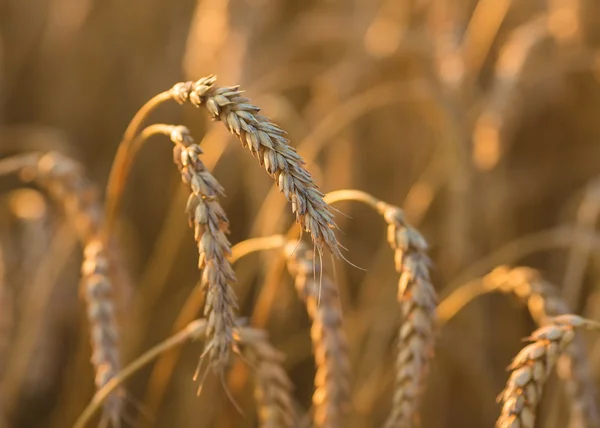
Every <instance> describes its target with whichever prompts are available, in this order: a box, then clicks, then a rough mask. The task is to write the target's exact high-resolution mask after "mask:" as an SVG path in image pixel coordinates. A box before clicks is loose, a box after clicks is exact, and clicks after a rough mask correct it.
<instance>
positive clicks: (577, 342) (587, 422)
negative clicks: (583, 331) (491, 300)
mask: <svg viewBox="0 0 600 428" xmlns="http://www.w3.org/2000/svg"><path fill="white" fill-rule="evenodd" d="M483 283H484V285H486V287H488V288H489V289H493V290H495V289H497V290H499V291H501V292H503V293H506V294H513V295H515V296H517V297H518V298H519V299H520V300H521V301H523V302H524V303H525V304H526V305H527V307H528V309H529V312H530V313H531V317H532V318H533V319H534V321H535V322H536V323H537V324H538V325H539V326H543V325H544V324H545V323H546V322H547V319H548V317H554V316H557V315H562V314H566V313H569V312H570V311H569V308H568V305H567V303H566V302H565V301H564V300H563V299H562V298H561V297H560V295H559V293H558V290H557V289H556V287H554V286H553V285H552V284H550V283H549V282H547V281H545V280H544V279H543V278H542V275H541V274H540V272H539V271H537V270H535V269H531V268H528V267H515V268H510V267H508V266H499V267H497V268H496V269H494V270H493V271H492V272H490V273H489V274H487V275H486V276H485V277H483ZM557 373H558V376H559V378H560V379H561V380H562V381H563V382H565V385H566V389H567V395H568V398H569V406H570V411H571V414H570V418H569V419H570V422H569V426H570V427H571V428H597V427H598V426H600V416H599V415H598V403H597V400H596V397H597V391H596V385H595V384H594V380H593V379H594V378H593V376H592V373H591V369H590V366H589V363H588V361H587V358H586V350H585V344H584V343H583V340H582V339H581V338H580V337H577V336H576V337H575V339H574V340H573V343H572V344H571V345H570V346H569V347H568V348H567V349H566V350H565V352H564V353H563V355H561V357H560V359H559V361H558V365H557Z"/></svg>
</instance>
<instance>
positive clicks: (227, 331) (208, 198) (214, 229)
mask: <svg viewBox="0 0 600 428" xmlns="http://www.w3.org/2000/svg"><path fill="white" fill-rule="evenodd" d="M169 135H170V138H171V141H173V143H174V144H175V147H174V148H173V160H174V162H175V164H176V165H177V168H178V169H179V171H180V173H181V179H182V181H183V182H184V183H185V184H186V185H187V186H188V187H189V189H190V192H191V193H190V197H189V199H188V203H187V208H186V211H187V213H188V215H189V222H190V226H192V227H193V228H194V239H195V240H196V243H197V246H198V254H199V259H198V268H199V269H202V279H201V282H200V286H201V288H202V289H203V290H204V291H205V293H206V301H205V306H204V315H205V316H206V317H207V320H208V325H207V330H206V336H207V341H206V344H205V354H207V355H208V356H209V360H210V366H211V367H212V369H213V370H215V371H217V372H222V370H223V369H224V368H225V366H226V365H227V363H228V362H229V357H230V352H231V350H232V349H234V348H235V343H234V340H233V327H234V325H235V311H236V310H237V308H238V304H237V296H236V294H235V292H234V290H233V288H232V286H231V284H233V283H235V281H236V278H235V273H234V271H233V268H232V266H231V263H230V262H229V260H228V258H229V257H230V256H231V244H230V243H229V240H228V239H227V235H226V234H227V233H229V221H228V220H227V216H226V215H225V211H224V210H223V208H222V207H221V205H220V204H219V200H218V197H219V196H221V195H223V194H224V191H223V188H222V187H221V185H220V184H219V183H218V181H217V180H216V179H215V178H214V177H213V176H212V174H211V173H210V172H209V171H208V170H207V169H206V167H205V166H204V164H203V163H202V161H201V160H200V156H201V155H202V150H201V149H200V146H199V145H197V144H195V143H194V141H193V139H192V137H191V136H190V133H189V131H188V130H187V128H185V127H182V126H177V127H171V132H170V134H169Z"/></svg>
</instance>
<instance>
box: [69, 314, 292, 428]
mask: <svg viewBox="0 0 600 428" xmlns="http://www.w3.org/2000/svg"><path fill="white" fill-rule="evenodd" d="M207 329H208V323H207V320H206V319H197V320H194V321H192V322H190V323H189V324H188V325H187V326H186V327H185V328H183V329H182V330H181V331H179V332H178V333H176V334H174V335H173V336H171V337H169V338H167V339H165V340H164V341H162V342H161V343H159V344H157V345H155V346H154V347H152V348H151V349H149V350H148V351H146V352H145V353H144V354H142V355H141V356H140V357H138V358H137V359H135V360H134V361H133V362H131V363H130V364H128V365H127V366H126V367H125V368H124V369H123V370H122V371H120V372H119V373H117V374H116V376H114V377H113V378H112V379H111V380H110V381H108V382H107V383H106V384H105V385H103V386H102V388H100V389H99V390H98V391H97V392H96V394H95V395H94V397H93V399H92V400H91V402H90V403H89V404H88V405H87V407H86V408H85V409H84V411H83V412H82V413H81V415H80V416H79V417H78V418H77V421H76V422H75V424H74V425H73V428H85V426H86V425H88V424H89V423H90V421H91V420H92V418H93V417H94V415H95V414H96V413H97V412H98V410H99V409H100V407H101V406H102V404H103V403H104V402H105V401H106V400H107V399H108V398H109V397H110V396H111V394H112V393H113V392H114V391H115V390H116V389H118V388H120V387H121V385H122V384H123V383H124V382H125V381H126V380H127V379H129V378H130V377H132V376H133V375H134V374H135V373H137V372H138V371H139V370H141V369H142V368H144V367H145V366H147V365H148V364H150V363H152V362H153V361H154V360H156V359H157V358H159V357H160V356H161V355H163V354H165V353H167V352H169V351H171V350H173V349H175V348H177V347H179V346H181V345H182V344H184V343H186V342H188V341H196V340H200V339H205V338H206V333H207ZM234 337H235V339H236V341H237V342H239V344H240V348H241V352H242V353H243V355H244V357H245V358H246V359H247V361H249V362H250V363H252V364H253V366H254V369H255V372H254V375H255V378H256V399H257V404H258V407H259V417H260V419H261V421H262V425H261V427H263V428H270V427H277V428H287V427H293V426H295V413H294V410H293V407H292V398H291V391H292V383H291V381H290V380H289V378H288V377H287V374H286V373H285V371H284V369H283V367H282V366H281V361H282V359H283V357H282V355H281V354H280V353H279V352H278V351H277V350H275V349H274V348H273V347H272V346H271V345H270V344H269V342H268V340H267V335H266V333H265V332H263V331H262V330H258V329H254V328H250V327H239V328H237V329H236V330H235V332H234Z"/></svg>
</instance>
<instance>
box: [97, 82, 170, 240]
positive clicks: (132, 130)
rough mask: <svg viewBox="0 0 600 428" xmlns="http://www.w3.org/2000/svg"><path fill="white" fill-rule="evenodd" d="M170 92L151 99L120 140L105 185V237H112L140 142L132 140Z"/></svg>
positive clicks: (136, 115) (168, 97) (167, 97)
mask: <svg viewBox="0 0 600 428" xmlns="http://www.w3.org/2000/svg"><path fill="white" fill-rule="evenodd" d="M173 96H174V94H173V92H172V90H168V91H164V92H161V93H160V94H158V95H156V96H154V97H152V99H150V100H149V101H148V102H146V104H144V105H143V106H142V108H140V110H138V112H137V113H136V114H135V116H134V117H133V119H131V122H129V125H128V126H127V129H126V130H125V133H124V135H123V139H122V140H121V142H120V144H119V146H118V148H117V153H116V154H115V157H114V159H113V163H112V167H111V170H110V173H109V176H108V183H107V185H106V203H105V209H104V223H105V231H106V235H107V236H113V232H114V228H115V223H116V220H117V215H118V211H119V206H120V202H121V198H122V197H123V191H124V189H125V184H126V182H127V177H128V176H129V171H130V169H131V165H132V163H133V158H134V157H135V154H136V152H137V151H138V150H139V146H141V144H142V142H140V141H139V140H138V141H137V145H136V143H134V139H135V137H136V135H137V134H138V132H140V129H141V127H142V125H143V124H144V122H145V121H146V119H147V118H148V116H149V115H150V114H151V113H152V112H153V111H154V110H156V108H158V107H159V106H160V105H161V104H162V103H164V102H166V101H168V100H171V99H173Z"/></svg>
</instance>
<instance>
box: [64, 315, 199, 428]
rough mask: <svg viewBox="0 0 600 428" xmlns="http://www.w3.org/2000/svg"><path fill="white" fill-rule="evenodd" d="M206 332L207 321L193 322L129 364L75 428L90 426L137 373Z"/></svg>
mask: <svg viewBox="0 0 600 428" xmlns="http://www.w3.org/2000/svg"><path fill="white" fill-rule="evenodd" d="M205 331H206V320H204V319H202V320H195V321H192V322H191V323H189V324H188V325H187V326H186V327H185V328H184V329H183V330H182V331H180V332H178V333H176V334H174V335H173V336H171V337H169V338H168V339H166V340H164V341H162V342H161V343H159V344H158V345H155V346H154V347H152V348H151V349H149V350H148V351H146V352H145V353H144V354H142V355H141V356H140V357H138V358H137V359H135V360H134V361H132V362H131V363H129V364H128V365H127V367H125V368H124V369H123V370H122V371H120V372H119V373H118V374H117V375H116V376H115V377H114V378H112V379H111V380H110V381H108V382H107V383H106V384H105V385H104V386H103V387H102V388H101V389H99V390H98V391H97V392H96V394H95V395H94V398H93V399H92V401H91V402H90V403H89V404H88V405H87V407H86V408H85V409H84V410H83V412H82V413H81V415H80V416H79V417H78V418H77V421H76V422H75V424H74V425H73V428H84V427H85V426H86V425H87V424H89V422H90V421H91V419H92V418H93V417H94V415H95V414H96V412H98V410H99V409H100V407H101V406H102V404H103V403H104V401H106V400H107V398H108V397H109V396H110V395H111V394H112V393H113V391H115V390H116V389H118V388H119V387H120V386H121V385H122V384H123V383H124V382H125V381H126V380H127V379H129V378H130V377H131V376H133V375H134V374H135V373H137V372H138V371H139V370H140V369H142V368H144V367H145V366H147V365H148V364H150V363H151V362H152V361H154V360H155V359H157V358H158V357H160V356H161V355H162V354H163V353H165V352H168V351H169V350H171V349H173V348H175V347H177V346H180V345H181V344H183V343H185V342H187V341H189V340H192V341H193V340H197V339H199V338H201V337H204V334H205Z"/></svg>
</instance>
